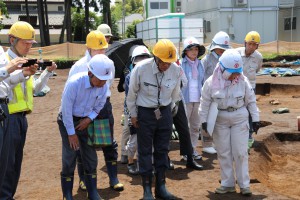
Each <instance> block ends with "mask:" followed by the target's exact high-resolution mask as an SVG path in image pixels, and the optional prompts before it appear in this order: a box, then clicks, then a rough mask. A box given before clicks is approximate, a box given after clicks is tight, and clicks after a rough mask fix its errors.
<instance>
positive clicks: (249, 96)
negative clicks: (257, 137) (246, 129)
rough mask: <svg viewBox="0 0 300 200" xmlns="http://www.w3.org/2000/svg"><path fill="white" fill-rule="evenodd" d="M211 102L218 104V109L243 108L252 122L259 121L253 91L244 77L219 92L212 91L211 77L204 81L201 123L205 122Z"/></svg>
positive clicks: (201, 100)
mask: <svg viewBox="0 0 300 200" xmlns="http://www.w3.org/2000/svg"><path fill="white" fill-rule="evenodd" d="M213 101H214V102H216V103H217V104H218V109H227V108H229V107H233V108H241V107H243V106H245V107H246V108H247V109H248V111H249V112H250V114H251V117H252V121H253V122H258V121H259V112H258V109H257V106H256V97H255V94H254V90H253V89H252V87H251V85H250V83H249V81H248V79H247V78H246V77H245V78H244V80H242V79H241V80H240V81H239V82H238V83H236V84H234V85H230V86H227V87H225V88H224V89H219V90H217V89H212V76H211V77H209V78H208V79H207V80H206V81H205V83H204V85H203V87H202V96H201V99H200V109H199V111H200V119H201V123H204V122H207V121H206V120H207V116H208V112H209V107H210V104H211V102H213Z"/></svg>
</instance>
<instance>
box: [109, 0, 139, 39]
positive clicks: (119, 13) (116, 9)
mask: <svg viewBox="0 0 300 200" xmlns="http://www.w3.org/2000/svg"><path fill="white" fill-rule="evenodd" d="M123 9H125V10H124V11H125V16H128V15H131V14H134V13H140V14H143V10H144V7H143V1H142V0H125V5H123V0H118V1H115V5H114V6H112V7H111V16H112V18H114V19H115V20H116V22H115V23H117V21H119V20H121V19H122V18H123ZM113 24H114V23H113ZM133 24H134V27H133ZM136 24H137V23H134V22H133V23H132V24H131V25H129V26H128V27H127V30H128V31H127V30H126V31H125V35H126V37H132V36H133V35H135V25H136ZM115 25H116V27H117V24H115ZM113 26H114V25H113Z"/></svg>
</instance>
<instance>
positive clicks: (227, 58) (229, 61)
mask: <svg viewBox="0 0 300 200" xmlns="http://www.w3.org/2000/svg"><path fill="white" fill-rule="evenodd" d="M219 63H220V65H221V67H222V68H223V69H224V70H226V71H228V72H230V73H242V71H243V60H242V57H241V54H240V53H239V52H238V51H237V50H235V49H228V50H226V51H225V52H224V53H223V54H222V56H221V57H220V59H219Z"/></svg>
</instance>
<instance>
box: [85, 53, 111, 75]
mask: <svg viewBox="0 0 300 200" xmlns="http://www.w3.org/2000/svg"><path fill="white" fill-rule="evenodd" d="M113 67H114V63H113V61H112V60H111V59H109V58H108V57H107V56H106V55H104V54H98V55H95V56H93V57H92V59H91V60H90V62H89V63H88V69H89V71H90V72H91V73H92V74H94V75H95V76H96V77H97V78H98V79H100V80H109V79H111V78H112V68H113Z"/></svg>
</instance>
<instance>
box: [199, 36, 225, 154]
mask: <svg viewBox="0 0 300 200" xmlns="http://www.w3.org/2000/svg"><path fill="white" fill-rule="evenodd" d="M229 41H230V39H229V35H228V34H227V33H225V32H223V31H220V32H218V33H217V34H216V35H215V36H214V38H213V39H212V42H211V44H210V45H209V47H208V54H206V55H205V56H204V58H203V59H202V60H201V62H202V65H203V67H204V70H205V75H204V81H206V79H208V77H210V76H211V75H212V74H213V71H214V69H215V67H216V65H217V63H218V62H219V58H220V56H221V55H222V54H223V52H224V51H225V50H226V49H229V48H230V46H229ZM201 141H202V146H203V148H202V151H203V152H205V153H209V154H215V153H217V151H216V150H215V148H214V147H213V143H212V138H211V137H210V136H209V135H206V136H204V135H203V134H201Z"/></svg>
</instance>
